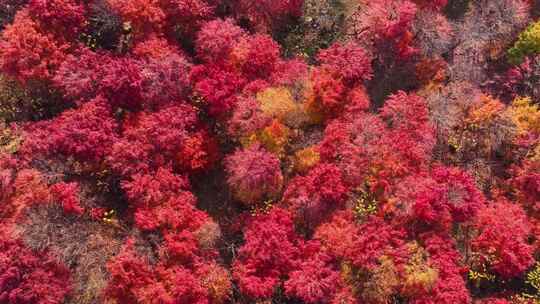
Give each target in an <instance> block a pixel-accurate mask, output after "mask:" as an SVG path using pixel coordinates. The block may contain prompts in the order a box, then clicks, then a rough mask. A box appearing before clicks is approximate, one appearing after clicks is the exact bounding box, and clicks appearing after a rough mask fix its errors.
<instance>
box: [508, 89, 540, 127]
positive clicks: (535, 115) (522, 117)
mask: <svg viewBox="0 0 540 304" xmlns="http://www.w3.org/2000/svg"><path fill="white" fill-rule="evenodd" d="M508 111H509V114H510V117H511V118H512V121H513V122H514V124H515V125H516V127H517V129H518V132H519V133H522V134H523V133H528V132H531V131H532V132H536V133H540V111H539V109H538V105H536V104H533V103H532V100H531V98H530V97H518V98H516V99H514V101H513V102H512V106H511V107H510V108H509V109H508Z"/></svg>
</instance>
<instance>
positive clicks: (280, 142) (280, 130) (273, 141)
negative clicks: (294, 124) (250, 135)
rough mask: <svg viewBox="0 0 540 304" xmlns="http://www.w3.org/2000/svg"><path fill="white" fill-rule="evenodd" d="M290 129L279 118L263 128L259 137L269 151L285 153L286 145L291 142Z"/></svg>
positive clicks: (279, 153)
mask: <svg viewBox="0 0 540 304" xmlns="http://www.w3.org/2000/svg"><path fill="white" fill-rule="evenodd" d="M289 133H290V130H289V128H287V127H286V126H285V125H283V124H282V123H280V122H279V121H278V120H274V121H272V123H271V124H270V125H269V126H268V127H266V128H264V130H262V132H261V134H260V136H259V138H260V142H261V144H262V145H263V146H264V147H265V148H266V149H267V150H268V151H269V152H272V153H275V154H278V155H283V153H284V152H285V146H286V145H287V143H288V142H289Z"/></svg>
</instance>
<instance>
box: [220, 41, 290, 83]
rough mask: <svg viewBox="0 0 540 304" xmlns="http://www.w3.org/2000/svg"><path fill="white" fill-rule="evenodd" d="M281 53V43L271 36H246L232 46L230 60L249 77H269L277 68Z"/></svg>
mask: <svg viewBox="0 0 540 304" xmlns="http://www.w3.org/2000/svg"><path fill="white" fill-rule="evenodd" d="M279 53H280V46H279V44H277V43H276V42H275V41H274V40H273V39H272V37H270V36H267V35H254V36H244V37H242V39H239V41H238V43H236V44H235V45H234V47H233V48H232V51H231V55H230V60H231V64H233V65H234V66H235V67H236V68H238V69H239V70H240V71H241V72H242V74H243V75H244V77H246V78H247V79H249V80H255V79H267V78H269V77H270V76H271V74H272V73H273V72H274V71H275V69H276V65H277V63H278V61H279V55H280V54H279Z"/></svg>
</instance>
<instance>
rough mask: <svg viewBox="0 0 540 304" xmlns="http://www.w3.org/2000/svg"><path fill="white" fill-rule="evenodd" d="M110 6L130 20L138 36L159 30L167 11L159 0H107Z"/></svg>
mask: <svg viewBox="0 0 540 304" xmlns="http://www.w3.org/2000/svg"><path fill="white" fill-rule="evenodd" d="M107 3H108V4H109V5H110V7H111V8H112V9H113V10H114V11H115V12H116V13H117V14H118V15H119V16H121V17H122V20H124V21H125V22H129V23H130V25H131V27H132V28H133V31H134V32H135V35H136V36H139V37H140V36H141V35H144V34H147V33H150V32H154V31H155V32H159V31H160V30H161V29H162V27H163V25H164V22H165V17H166V15H165V12H164V11H163V10H162V9H161V7H160V6H159V1H157V0H136V1H125V0H107Z"/></svg>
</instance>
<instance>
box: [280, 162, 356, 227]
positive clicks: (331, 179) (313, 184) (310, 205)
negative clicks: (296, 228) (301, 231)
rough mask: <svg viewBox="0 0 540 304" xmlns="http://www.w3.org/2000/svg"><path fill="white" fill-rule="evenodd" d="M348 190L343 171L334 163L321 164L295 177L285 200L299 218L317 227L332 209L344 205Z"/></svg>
mask: <svg viewBox="0 0 540 304" xmlns="http://www.w3.org/2000/svg"><path fill="white" fill-rule="evenodd" d="M347 190H348V189H347V187H346V186H345V185H344V184H343V181H342V178H341V172H340V170H339V169H338V168H337V167H336V166H334V165H329V164H321V165H318V166H317V167H315V168H313V169H312V170H311V171H309V172H308V174H307V175H306V176H305V177H304V176H298V177H295V178H293V179H292V180H291V181H290V182H289V184H288V186H287V189H286V190H285V193H284V195H283V202H284V204H285V205H286V206H287V208H288V209H290V210H291V211H292V212H293V214H294V215H295V218H296V220H297V221H299V222H300V223H301V224H303V225H306V226H307V227H313V226H314V225H317V224H318V223H320V222H321V221H322V220H323V219H324V218H327V217H328V216H329V214H331V211H333V210H335V209H339V208H340V207H343V204H344V202H345V200H346V199H347Z"/></svg>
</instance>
